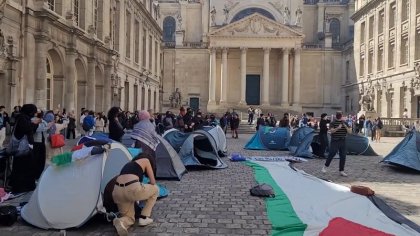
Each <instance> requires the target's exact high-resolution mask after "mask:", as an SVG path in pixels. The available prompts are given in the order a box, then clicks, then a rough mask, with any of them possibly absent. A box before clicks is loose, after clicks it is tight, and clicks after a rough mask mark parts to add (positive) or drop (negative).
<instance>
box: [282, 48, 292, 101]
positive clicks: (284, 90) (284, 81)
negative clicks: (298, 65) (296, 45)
mask: <svg viewBox="0 0 420 236" xmlns="http://www.w3.org/2000/svg"><path fill="white" fill-rule="evenodd" d="M289 52H290V49H288V48H284V49H283V76H282V87H283V88H282V96H281V105H282V106H288V105H289Z"/></svg>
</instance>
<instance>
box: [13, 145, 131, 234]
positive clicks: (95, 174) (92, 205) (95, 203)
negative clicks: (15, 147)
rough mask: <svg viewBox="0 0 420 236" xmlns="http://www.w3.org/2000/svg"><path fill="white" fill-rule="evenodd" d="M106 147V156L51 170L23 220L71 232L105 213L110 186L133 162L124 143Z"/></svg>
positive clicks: (101, 155) (42, 178) (45, 176)
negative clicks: (104, 194)
mask: <svg viewBox="0 0 420 236" xmlns="http://www.w3.org/2000/svg"><path fill="white" fill-rule="evenodd" d="M106 146H108V150H107V151H106V152H104V153H102V154H98V155H93V156H88V157H87V158H86V159H83V160H80V161H76V162H73V163H70V164H68V165H64V166H49V167H48V168H47V169H46V170H45V171H44V173H43V174H42V176H41V178H40V181H39V183H38V186H37V188H36V189H35V191H34V193H33V194H32V196H31V198H30V200H29V202H28V203H27V204H26V205H25V206H24V207H23V208H22V210H21V216H22V218H23V219H24V220H25V221H26V222H28V223H29V224H31V225H33V226H36V227H39V228H42V229H67V228H74V227H80V226H82V225H83V224H84V223H86V222H87V221H88V220H89V219H90V218H91V217H93V216H94V215H95V214H96V213H98V212H99V211H102V210H104V208H103V204H102V195H103V192H104V189H105V186H106V184H107V183H108V182H109V181H110V180H111V179H112V178H113V177H115V176H117V175H119V173H120V171H121V169H122V167H123V166H124V165H125V164H126V163H128V162H129V161H130V160H131V155H130V153H129V152H128V150H127V148H125V147H124V146H123V145H121V144H120V143H110V144H107V145H106Z"/></svg>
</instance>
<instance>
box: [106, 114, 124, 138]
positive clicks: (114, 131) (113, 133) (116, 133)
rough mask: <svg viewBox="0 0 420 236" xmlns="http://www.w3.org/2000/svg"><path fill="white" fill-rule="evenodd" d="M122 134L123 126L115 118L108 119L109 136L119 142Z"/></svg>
mask: <svg viewBox="0 0 420 236" xmlns="http://www.w3.org/2000/svg"><path fill="white" fill-rule="evenodd" d="M123 135H124V128H123V126H122V125H121V124H120V122H117V121H116V120H115V119H111V120H109V138H110V139H112V140H115V141H117V142H121V138H122V136H123Z"/></svg>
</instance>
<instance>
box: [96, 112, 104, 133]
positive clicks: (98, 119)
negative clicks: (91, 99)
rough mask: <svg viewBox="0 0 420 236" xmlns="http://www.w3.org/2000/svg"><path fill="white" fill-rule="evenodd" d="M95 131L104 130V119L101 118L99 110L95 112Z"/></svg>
mask: <svg viewBox="0 0 420 236" xmlns="http://www.w3.org/2000/svg"><path fill="white" fill-rule="evenodd" d="M95 131H96V132H105V121H104V119H103V118H102V115H101V113H100V112H98V113H96V117H95Z"/></svg>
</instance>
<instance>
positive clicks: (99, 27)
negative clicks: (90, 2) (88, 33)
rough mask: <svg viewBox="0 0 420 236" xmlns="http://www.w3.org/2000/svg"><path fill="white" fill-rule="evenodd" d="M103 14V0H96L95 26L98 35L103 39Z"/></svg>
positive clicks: (94, 11) (94, 9) (94, 10)
mask: <svg viewBox="0 0 420 236" xmlns="http://www.w3.org/2000/svg"><path fill="white" fill-rule="evenodd" d="M103 14H104V3H103V0H94V8H93V17H94V27H95V30H96V36H97V37H98V38H99V39H101V40H102V32H103Z"/></svg>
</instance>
